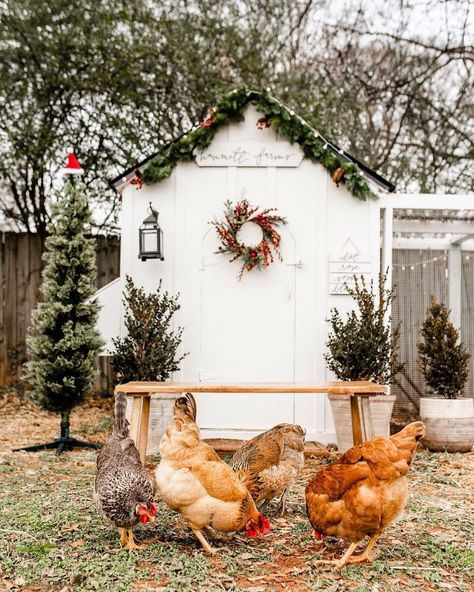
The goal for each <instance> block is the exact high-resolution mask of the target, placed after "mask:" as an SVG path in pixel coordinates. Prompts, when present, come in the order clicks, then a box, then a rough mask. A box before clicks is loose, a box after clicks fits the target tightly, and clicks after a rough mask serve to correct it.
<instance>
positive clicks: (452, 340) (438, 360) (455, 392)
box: [418, 296, 470, 399]
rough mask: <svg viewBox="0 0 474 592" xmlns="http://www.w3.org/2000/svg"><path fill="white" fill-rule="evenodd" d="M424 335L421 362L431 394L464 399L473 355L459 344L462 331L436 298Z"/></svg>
mask: <svg viewBox="0 0 474 592" xmlns="http://www.w3.org/2000/svg"><path fill="white" fill-rule="evenodd" d="M421 335H422V337H423V341H422V342H421V343H419V344H418V356H419V363H420V367H421V371H422V374H423V377H424V379H425V381H426V384H427V385H428V387H429V389H430V391H431V393H432V394H435V395H438V396H439V397H444V398H446V399H457V398H458V397H461V396H462V395H463V393H464V387H465V385H466V381H467V378H468V372H469V371H468V364H469V357H470V356H469V352H468V351H467V349H466V348H465V346H464V345H463V344H462V343H458V340H459V331H458V330H457V329H456V328H455V327H454V325H453V324H452V323H451V321H450V320H449V310H448V309H447V308H446V306H445V305H444V304H443V303H442V302H436V299H435V298H434V296H432V297H431V303H430V306H429V308H428V311H427V314H426V318H425V320H424V322H423V326H422V328H421Z"/></svg>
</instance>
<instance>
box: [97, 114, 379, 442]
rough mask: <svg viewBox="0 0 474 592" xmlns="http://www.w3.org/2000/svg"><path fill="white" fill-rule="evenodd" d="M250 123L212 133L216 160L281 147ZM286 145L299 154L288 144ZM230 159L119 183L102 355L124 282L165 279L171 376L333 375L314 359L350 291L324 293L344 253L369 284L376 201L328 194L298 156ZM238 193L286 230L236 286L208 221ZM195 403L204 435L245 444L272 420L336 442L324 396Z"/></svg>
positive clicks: (375, 253)
mask: <svg viewBox="0 0 474 592" xmlns="http://www.w3.org/2000/svg"><path fill="white" fill-rule="evenodd" d="M259 117H260V115H259V114H258V113H257V112H256V110H255V109H254V108H253V107H252V106H249V107H248V108H247V110H246V115H245V120H244V121H243V122H241V123H238V124H232V125H229V126H228V127H226V128H223V129H221V130H219V132H218V133H217V135H216V137H215V139H214V141H213V143H212V144H211V147H210V149H212V151H214V152H215V153H217V154H219V153H220V151H219V147H221V146H222V147H225V149H226V150H228V149H229V146H230V147H232V146H234V147H235V146H237V147H244V148H245V147H249V146H251V147H252V150H255V146H256V144H253V142H259V143H260V144H259V145H258V146H264V148H265V150H266V151H267V152H268V153H272V148H273V152H274V153H276V152H278V149H280V151H281V150H282V147H284V144H287V143H286V141H285V140H283V139H281V138H279V137H278V136H277V135H276V134H275V132H274V131H273V130H272V128H269V129H265V130H258V129H257V128H256V122H257V120H258V118H259ZM262 143H263V144H262ZM283 143H284V144H283ZM277 144H278V146H277ZM287 148H288V149H290V150H291V152H292V154H294V153H297V154H299V156H302V155H301V154H300V148H299V147H298V146H297V145H292V146H291V147H290V145H289V144H287ZM283 151H284V150H283ZM296 160H299V158H297V159H296ZM207 164H209V163H207ZM219 164H220V165H222V163H219ZM232 164H234V163H232ZM237 164H239V166H198V164H197V163H195V162H186V163H178V165H177V166H176V168H175V169H174V171H173V173H172V175H171V176H170V177H169V178H168V179H166V180H164V181H162V182H161V183H157V184H154V185H144V186H143V187H142V188H141V189H137V188H136V186H134V185H130V184H129V185H127V186H126V187H125V188H124V190H123V195H122V213H121V224H122V236H121V276H120V278H119V279H118V280H116V281H115V282H113V283H112V284H111V285H109V288H107V287H106V288H104V289H103V290H101V291H100V292H99V301H100V303H101V304H102V305H103V310H102V312H101V315H100V319H99V328H100V330H101V332H102V334H103V336H104V337H105V338H106V340H107V342H108V345H109V348H110V338H111V337H112V336H114V335H116V334H117V332H118V333H119V334H121V335H123V334H124V326H123V310H122V305H121V302H120V293H121V291H122V290H123V288H124V285H125V277H126V276H127V275H129V276H131V277H132V278H133V280H134V282H135V284H136V285H137V286H143V287H144V288H145V289H146V290H147V291H153V290H155V289H156V288H157V286H158V283H159V280H160V279H162V280H163V287H164V288H165V289H166V290H168V291H169V292H170V293H171V294H176V293H179V294H180V299H179V301H180V304H181V309H180V310H179V311H178V312H177V313H176V315H175V317H174V327H175V328H177V327H179V326H182V327H184V333H183V342H182V346H181V352H189V355H188V356H187V357H186V358H185V359H184V360H183V362H182V363H181V369H180V371H179V372H176V373H175V374H174V375H173V379H174V380H179V381H204V382H212V381H215V382H230V381H235V382H251V381H259V382H291V381H296V382H307V381H311V382H313V381H316V382H321V381H325V380H330V379H332V378H333V377H332V376H331V374H330V373H329V371H328V370H327V368H326V364H325V362H324V357H323V356H324V352H325V341H326V338H327V333H328V323H327V322H326V319H327V318H328V317H329V314H330V309H331V308H332V307H337V308H339V309H340V310H341V311H342V312H345V311H348V310H350V309H351V307H352V305H353V303H352V299H351V298H350V297H349V296H348V295H341V294H334V293H330V292H337V291H338V289H337V286H336V283H337V280H338V279H339V280H340V279H341V277H342V276H341V275H340V274H338V273H336V272H337V270H339V271H340V270H341V267H340V265H341V263H340V260H341V259H343V258H344V256H349V257H351V255H352V254H353V253H356V254H357V258H358V259H359V261H362V262H363V263H362V265H361V266H359V269H362V270H363V271H365V272H366V273H367V278H368V279H370V278H374V279H375V278H376V277H377V274H378V272H379V249H380V239H379V233H380V220H379V209H378V206H377V204H376V202H374V201H373V200H370V201H367V202H361V201H359V200H358V199H357V198H355V197H354V196H353V195H351V194H350V193H349V192H348V191H347V190H346V189H345V188H344V186H340V187H336V185H335V183H334V182H333V181H332V179H331V177H330V175H329V174H328V173H327V171H326V170H325V169H324V168H323V167H322V166H320V165H317V164H313V163H311V162H310V161H309V160H307V159H301V162H300V164H299V165H298V166H292V167H288V166H240V165H241V164H242V163H237ZM259 164H260V165H261V164H262V163H259ZM242 198H246V199H247V200H248V201H249V202H250V204H251V205H258V206H260V207H261V208H277V209H278V214H280V215H282V216H284V217H286V219H287V221H288V224H287V225H286V226H282V227H280V229H279V231H280V233H281V236H282V241H281V254H282V257H283V261H282V262H280V261H278V260H277V259H275V262H274V263H273V264H272V265H271V266H270V267H269V268H267V269H264V270H262V271H258V270H256V269H254V270H252V271H251V272H249V273H247V272H246V273H244V275H243V278H242V280H241V281H238V279H237V276H238V274H239V271H240V266H241V264H240V262H239V261H235V262H233V263H229V256H227V255H222V254H216V251H217V249H218V247H219V244H220V243H219V240H218V238H217V235H216V231H215V228H214V227H213V226H212V225H211V224H210V223H209V222H210V221H212V220H214V219H219V220H220V219H222V217H223V210H224V202H225V200H228V199H230V200H231V201H233V202H234V203H235V202H236V201H239V200H240V199H242ZM149 202H151V203H152V206H153V208H155V209H156V210H157V211H158V212H159V223H160V226H161V228H162V230H163V234H164V256H165V260H164V261H160V260H156V259H152V260H147V261H141V260H140V259H138V229H139V227H140V225H141V223H142V221H143V220H144V219H145V218H146V217H147V215H148V213H147V209H148V206H149ZM197 401H198V423H199V426H200V428H201V430H202V435H203V437H207V438H249V437H252V436H254V435H256V434H257V433H259V432H260V431H262V430H264V429H267V428H269V427H271V426H272V425H275V424H276V423H280V422H295V423H299V424H301V425H302V426H303V427H304V428H306V430H307V439H309V440H319V441H321V442H331V441H335V432H334V425H333V421H332V416H331V411H330V406H329V403H328V401H327V400H326V397H325V396H321V395H279V394H277V395H275V394H263V395H242V394H238V395H231V394H220V395H219V394H216V395H212V394H209V395H208V394H200V395H197Z"/></svg>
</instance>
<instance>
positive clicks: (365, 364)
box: [324, 275, 403, 384]
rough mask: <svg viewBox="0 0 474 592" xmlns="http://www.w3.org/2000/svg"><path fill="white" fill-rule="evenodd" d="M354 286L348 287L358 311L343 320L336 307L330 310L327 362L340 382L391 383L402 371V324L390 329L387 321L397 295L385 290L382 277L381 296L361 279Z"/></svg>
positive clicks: (384, 280) (325, 356) (356, 279)
mask: <svg viewBox="0 0 474 592" xmlns="http://www.w3.org/2000/svg"><path fill="white" fill-rule="evenodd" d="M354 281H355V284H354V287H353V288H348V292H349V294H350V295H351V296H352V297H353V298H354V300H355V301H356V304H357V308H358V310H353V311H351V312H349V313H348V315H347V317H346V319H345V320H343V319H342V317H341V315H340V312H339V310H338V309H337V308H333V309H332V310H331V317H330V319H328V322H329V323H330V325H331V330H332V332H331V333H330V334H329V336H328V340H327V343H326V346H327V348H328V350H329V351H328V352H327V353H326V354H324V359H325V361H326V363H327V365H328V368H329V369H330V370H331V371H332V372H334V374H335V375H336V377H337V378H338V379H339V380H372V381H373V382H377V383H379V384H389V383H390V382H391V381H393V379H394V377H395V375H396V374H397V373H398V372H400V371H401V370H402V369H403V364H400V363H399V361H398V342H399V339H400V325H398V326H397V327H395V328H393V330H392V329H391V326H390V321H391V319H388V322H387V319H386V313H387V310H388V308H389V307H390V305H391V303H392V301H393V299H394V297H395V293H394V291H393V290H389V289H386V288H385V282H386V275H380V276H379V285H378V294H377V295H376V294H375V293H374V290H373V282H372V281H371V282H370V286H367V285H366V283H365V280H364V277H363V276H362V277H361V279H360V280H359V279H358V278H357V276H354Z"/></svg>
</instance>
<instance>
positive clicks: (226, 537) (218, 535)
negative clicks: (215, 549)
mask: <svg viewBox="0 0 474 592" xmlns="http://www.w3.org/2000/svg"><path fill="white" fill-rule="evenodd" d="M203 530H204V532H205V533H206V534H207V536H209V537H211V538H213V539H216V540H218V541H224V542H225V543H230V541H232V540H233V538H234V535H233V534H224V533H222V532H216V531H215V530H214V529H213V528H211V527H210V526H205V527H204V528H203Z"/></svg>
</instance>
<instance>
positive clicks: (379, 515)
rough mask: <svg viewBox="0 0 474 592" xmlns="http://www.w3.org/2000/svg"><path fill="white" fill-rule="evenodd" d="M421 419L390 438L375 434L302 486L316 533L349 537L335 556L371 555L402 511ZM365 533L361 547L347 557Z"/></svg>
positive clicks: (364, 558) (343, 561)
mask: <svg viewBox="0 0 474 592" xmlns="http://www.w3.org/2000/svg"><path fill="white" fill-rule="evenodd" d="M423 434H424V425H423V424H422V423H421V422H420V421H417V422H413V423H411V424H409V425H407V426H406V427H405V428H404V429H403V430H401V431H400V432H399V433H398V434H395V435H394V436H392V437H391V438H388V437H383V436H381V437H378V438H374V439H373V440H370V441H368V442H364V443H363V444H360V445H358V446H354V447H353V448H351V449H350V450H348V451H347V452H346V453H345V454H343V455H342V456H341V458H340V459H339V461H337V462H336V463H334V464H332V465H330V466H328V467H325V468H323V469H322V470H321V471H319V472H318V473H317V474H316V475H315V476H314V477H313V478H312V479H311V481H310V482H309V483H308V485H307V487H306V510H307V514H308V518H309V520H310V522H311V524H312V526H313V528H314V530H315V534H316V535H317V536H318V537H321V535H334V536H339V537H343V538H346V539H348V540H350V541H351V542H352V544H351V546H350V547H349V549H348V551H347V553H346V554H345V555H344V556H343V557H342V558H341V559H340V560H338V561H332V562H329V563H333V564H334V565H336V566H338V567H342V566H343V565H345V564H346V563H348V562H349V563H355V562H361V561H370V559H371V556H370V551H371V549H372V547H373V546H374V544H375V542H376V541H377V539H378V537H379V536H380V535H381V533H382V532H383V531H384V530H385V529H386V528H387V526H389V524H390V523H391V522H393V520H395V518H397V516H399V515H400V514H401V512H402V511H403V509H404V507H405V504H406V501H407V497H408V481H407V474H408V472H409V469H410V464H411V461H412V457H413V453H414V451H415V449H416V445H417V441H418V440H419V439H420V438H421V437H423ZM367 535H369V536H370V537H371V539H370V542H369V544H368V546H367V548H366V550H365V551H364V552H363V553H362V554H361V555H358V556H355V557H351V555H352V553H353V552H354V550H355V548H356V547H357V545H358V544H359V543H360V542H361V541H362V539H363V538H364V537H365V536H367Z"/></svg>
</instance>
